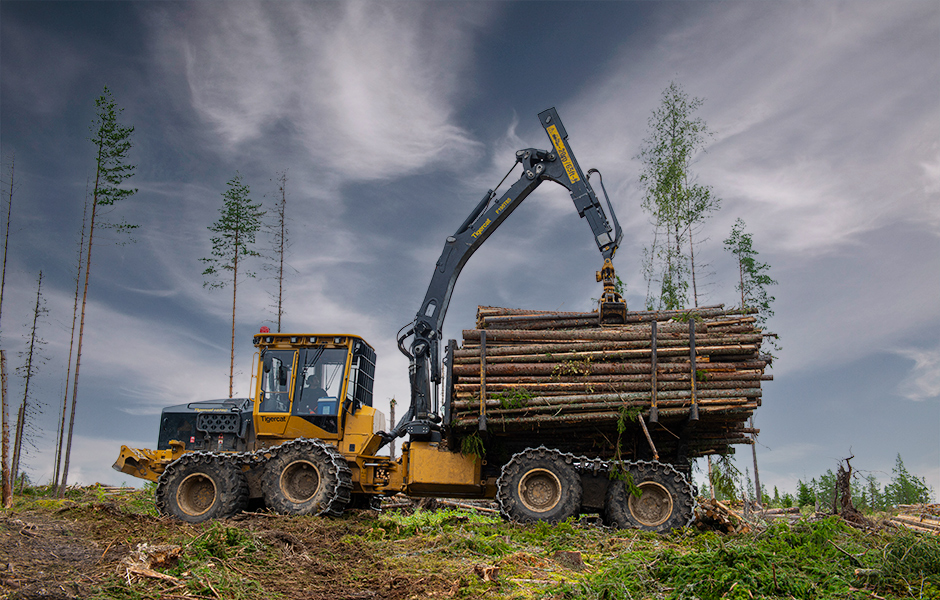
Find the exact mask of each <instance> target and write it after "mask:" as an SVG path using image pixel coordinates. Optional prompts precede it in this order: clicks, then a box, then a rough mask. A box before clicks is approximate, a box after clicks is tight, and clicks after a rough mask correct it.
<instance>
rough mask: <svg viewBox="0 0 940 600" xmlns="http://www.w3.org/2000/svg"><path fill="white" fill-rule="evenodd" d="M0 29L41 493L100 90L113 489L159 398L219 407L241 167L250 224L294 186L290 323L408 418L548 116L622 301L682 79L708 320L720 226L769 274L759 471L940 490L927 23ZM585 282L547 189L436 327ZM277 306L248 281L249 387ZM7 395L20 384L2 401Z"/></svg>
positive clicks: (16, 5)
mask: <svg viewBox="0 0 940 600" xmlns="http://www.w3.org/2000/svg"><path fill="white" fill-rule="evenodd" d="M0 17H2V20H0V28H2V29H0V34H2V38H0V52H2V53H0V78H2V79H0V151H2V154H3V158H4V163H3V164H4V181H6V182H7V183H6V184H5V185H8V183H9V173H8V167H9V158H10V156H11V155H13V154H14V153H15V175H14V178H15V179H14V181H15V188H14V190H15V191H14V195H13V208H12V215H13V216H12V220H11V221H12V227H11V234H10V250H9V256H8V261H7V279H6V289H5V292H4V296H3V307H2V308H3V312H2V345H3V347H4V348H5V349H6V350H7V352H8V355H9V360H10V362H11V364H10V369H11V370H12V369H13V368H14V367H16V366H18V365H19V364H21V363H22V358H21V357H20V356H19V355H18V352H20V351H22V350H23V349H24V348H25V339H24V335H25V334H26V333H27V328H26V326H27V324H28V322H29V321H30V319H31V315H30V313H31V310H32V306H33V303H34V301H35V294H36V279H37V276H38V273H39V271H40V270H42V271H43V274H44V276H45V279H44V283H43V296H44V298H45V301H46V305H47V307H48V309H49V314H48V316H47V318H46V319H45V321H44V322H43V323H41V329H40V335H41V336H42V337H43V338H44V339H45V340H46V342H47V345H46V347H45V354H46V355H47V356H48V361H47V362H46V363H45V364H44V365H43V367H42V370H41V371H40V375H39V377H38V378H37V379H36V380H35V381H34V383H33V384H32V386H33V387H32V389H33V391H34V392H35V399H36V400H37V401H40V402H42V403H44V405H45V406H44V407H43V410H44V414H43V415H42V416H41V417H40V419H39V421H38V425H39V426H40V428H41V434H40V436H39V437H38V438H37V444H38V446H39V449H38V450H32V451H31V453H30V455H29V456H28V457H26V459H25V460H26V463H27V465H28V469H29V471H28V472H29V473H30V475H31V477H32V478H33V479H34V480H39V481H45V480H48V479H50V478H51V473H52V464H53V459H52V457H51V447H52V446H53V445H54V442H53V436H52V432H53V431H54V429H55V421H56V420H57V418H58V412H59V410H60V407H61V402H62V397H63V394H64V390H65V368H66V361H67V355H68V346H69V330H70V326H71V314H72V299H73V294H74V289H75V282H74V276H75V261H76V249H77V244H78V235H79V230H80V225H81V215H82V205H83V198H84V196H85V189H86V182H87V181H88V178H89V177H90V176H92V175H93V174H94V171H93V169H94V155H93V147H92V144H91V143H90V142H89V141H88V139H87V138H88V136H89V125H90V123H91V121H92V118H93V114H94V99H95V98H96V97H97V96H98V95H100V94H101V92H102V90H103V88H104V87H105V86H108V87H109V88H110V89H111V90H112V91H113V93H114V97H115V100H116V101H117V102H118V104H119V105H120V106H121V107H123V108H124V109H125V110H124V113H123V115H122V120H123V122H124V123H126V124H128V125H133V126H134V127H135V128H136V131H135V133H134V137H133V140H134V148H133V149H132V151H131V160H132V161H133V162H134V163H136V164H137V165H138V167H137V174H136V176H135V177H134V178H133V180H132V184H133V185H134V186H136V187H137V188H138V189H139V192H138V193H137V195H136V196H134V197H133V198H132V199H130V200H127V201H125V202H123V203H122V204H121V205H119V206H118V207H117V208H116V209H115V212H114V214H113V215H112V216H113V217H116V218H126V219H127V220H128V221H130V222H132V223H138V224H140V225H141V227H140V229H139V230H138V231H137V233H136V234H135V238H136V243H133V244H126V245H120V244H119V242H120V241H121V240H120V239H119V238H117V237H115V236H113V235H110V236H109V235H108V234H101V236H100V237H97V238H96V246H95V250H94V255H93V270H92V277H91V282H90V296H89V305H88V316H87V324H86V340H85V349H84V355H83V357H82V370H81V382H80V391H79V398H78V418H77V422H76V430H75V432H76V442H75V448H74V456H73V462H72V469H71V480H73V481H79V482H83V483H93V482H95V481H101V482H106V483H115V484H117V483H121V482H122V481H126V482H127V483H136V482H137V481H136V480H133V481H127V479H128V478H126V477H125V476H123V475H119V474H117V473H115V472H113V471H111V470H110V465H111V463H112V462H113V461H114V459H115V457H116V456H117V452H118V449H119V447H120V445H121V444H129V445H136V446H142V447H153V446H154V445H155V443H156V435H157V427H158V415H159V411H160V409H161V407H163V406H167V405H172V404H178V403H182V402H186V401H191V400H201V399H209V398H217V397H222V396H224V395H226V394H227V390H228V386H227V383H228V381H227V379H228V345H229V319H230V297H229V295H228V293H227V292H216V291H211V290H208V289H206V288H204V287H203V277H202V275H201V273H202V270H203V268H204V265H203V264H202V263H201V262H200V261H199V259H200V258H202V257H205V256H208V255H209V253H210V243H209V232H208V231H207V227H208V226H209V225H211V224H212V223H213V222H214V221H215V220H216V219H217V218H218V211H219V208H220V206H221V194H222V192H223V191H224V190H225V183H226V181H228V180H229V179H231V178H232V176H233V175H234V174H235V173H236V171H237V172H240V173H241V174H242V175H243V177H244V179H245V181H246V182H247V183H248V184H249V185H250V186H251V191H252V195H253V197H254V198H255V199H257V200H263V201H264V202H266V203H270V202H271V201H272V199H273V196H274V191H275V186H274V183H273V181H272V180H273V179H274V178H275V176H276V174H277V173H278V172H281V171H285V170H286V171H287V177H288V180H287V191H288V217H289V219H290V239H291V242H292V246H291V248H290V256H289V263H290V267H291V271H290V275H289V278H288V282H287V290H288V291H287V299H286V306H285V308H286V311H287V315H286V325H285V329H286V330H295V331H305V332H306V331H311V332H312V331H318V332H320V331H322V332H351V333H357V334H360V335H362V336H364V337H365V338H366V339H367V340H369V341H370V342H371V343H372V344H373V345H374V346H375V347H376V349H377V351H378V353H379V368H378V373H377V382H376V395H377V398H378V400H379V404H380V405H387V401H388V399H390V398H392V397H394V398H397V399H398V400H399V401H400V402H402V403H404V402H407V398H408V382H407V364H406V361H405V359H404V358H403V357H402V356H401V355H400V354H399V353H398V351H397V349H395V344H394V336H395V333H396V332H397V331H398V329H399V328H400V327H401V326H402V325H404V324H405V323H407V322H409V321H410V320H411V319H412V318H413V317H414V314H415V312H416V311H417V310H418V304H419V303H420V302H421V299H422V298H423V296H424V292H425V290H426V287H427V284H428V282H429V280H430V276H431V272H432V269H433V266H434V263H435V261H436V259H437V256H438V254H439V252H440V250H441V248H442V245H443V242H444V238H445V237H446V236H447V235H449V234H450V233H452V232H453V230H454V229H455V228H456V227H457V225H459V224H460V223H461V222H462V221H463V219H464V218H465V217H466V215H467V214H468V213H469V211H470V210H471V208H472V207H473V206H474V205H475V204H476V202H477V201H478V200H479V199H480V197H482V195H483V193H484V192H485V191H486V190H487V189H489V188H491V187H494V186H495V185H496V183H497V182H498V181H499V180H500V179H501V178H502V176H503V174H504V173H505V172H506V171H507V170H508V169H509V167H510V166H512V164H513V160H514V158H513V153H514V152H515V150H517V149H520V148H526V147H533V146H534V147H539V148H546V147H548V144H549V141H548V139H547V138H546V136H545V134H544V132H543V131H542V129H541V127H540V126H539V124H538V122H537V118H536V115H537V113H538V112H540V111H541V110H544V109H546V108H549V107H552V106H554V107H556V108H557V109H558V111H559V114H560V115H561V117H562V119H563V120H564V123H565V126H566V128H567V130H568V132H569V135H570V138H569V141H570V143H571V146H572V148H573V149H574V151H575V153H576V155H577V157H578V159H579V161H580V163H581V165H582V166H583V167H584V168H585V169H587V168H590V167H595V168H598V169H600V170H601V171H602V173H603V174H604V181H605V184H606V185H607V189H608V192H609V193H610V194H611V199H612V201H613V203H614V205H615V207H616V210H617V213H618V216H619V217H620V220H621V223H622V224H623V226H624V230H625V235H624V242H623V244H622V245H621V248H620V251H619V253H618V254H617V257H616V259H615V266H616V267H617V269H618V273H619V275H620V276H621V278H622V279H623V280H624V281H625V282H626V283H627V285H628V294H627V300H628V303H629V305H630V307H631V308H635V309H640V308H642V305H643V297H644V294H645V289H646V288H645V284H644V282H643V279H642V276H641V271H640V258H641V256H642V249H643V247H644V246H646V245H648V244H649V243H650V241H651V238H652V230H651V227H650V225H649V221H648V217H647V215H645V214H644V213H643V212H642V211H641V210H640V199H641V195H642V190H641V189H640V187H639V182H638V174H639V170H640V164H639V163H638V161H636V160H635V159H634V156H636V154H637V152H638V150H639V148H640V146H641V144H642V140H643V139H644V137H646V135H647V120H648V118H649V116H650V114H651V112H652V110H653V109H654V108H656V106H657V104H658V102H659V98H660V94H661V92H662V90H663V89H664V88H665V87H666V86H667V85H668V84H669V82H670V81H676V82H677V83H679V84H680V85H681V86H682V87H683V88H684V89H685V90H686V92H687V93H689V94H690V95H691V96H695V97H700V98H702V99H704V104H703V106H702V107H701V109H700V110H699V112H698V115H699V116H701V117H702V118H703V119H705V121H706V122H707V123H708V125H709V127H710V129H711V130H712V131H713V132H714V136H713V137H712V138H711V139H710V141H709V145H708V148H707V152H706V153H704V154H702V155H701V156H699V157H698V158H697V160H696V163H695V165H694V171H695V173H696V175H697V177H698V181H699V182H700V183H703V184H706V185H709V186H711V187H712V188H713V191H714V193H715V194H717V195H718V196H720V197H721V199H722V208H721V211H720V212H719V213H717V214H715V215H714V216H713V217H712V218H711V219H710V220H709V221H708V223H707V226H706V229H705V231H704V235H705V236H707V237H708V241H706V242H705V243H704V244H703V245H702V247H701V248H700V249H699V250H698V251H697V256H698V257H700V258H703V260H705V261H706V262H708V263H709V265H710V271H711V272H712V274H711V275H710V277H709V278H708V282H707V283H708V285H707V288H706V298H705V303H725V304H727V305H732V304H735V298H736V294H735V291H734V283H735V272H736V271H735V266H734V264H733V263H732V259H731V257H730V256H729V255H728V254H727V253H725V252H724V251H723V250H722V244H721V241H722V240H723V239H724V238H725V237H727V235H728V232H729V231H730V229H731V225H732V223H733V222H734V220H735V219H736V218H739V217H740V218H742V219H744V221H745V222H746V223H747V229H748V231H749V232H750V233H752V234H753V237H754V242H755V247H756V248H757V250H758V251H759V252H760V256H761V258H762V259H763V260H765V261H766V262H768V263H769V264H770V265H771V266H772V270H771V275H772V276H773V277H774V278H775V279H776V280H777V281H778V282H779V285H777V286H776V287H775V288H774V289H773V290H772V292H773V294H774V295H775V296H776V303H775V305H774V309H775V311H776V315H775V317H774V318H773V319H772V320H771V323H770V328H771V329H772V330H773V331H775V332H778V333H779V334H780V336H781V344H782V347H783V349H782V350H781V351H780V352H779V358H778V360H777V361H776V363H775V365H774V368H773V373H774V377H775V379H774V381H773V382H768V383H767V384H766V385H765V391H764V402H763V406H762V407H761V409H760V410H759V411H758V412H757V414H756V417H755V420H756V425H757V426H758V427H759V428H760V429H761V435H760V438H759V446H758V457H759V461H760V465H761V479H762V481H763V482H764V484H765V485H766V486H767V487H768V488H770V489H771V490H772V489H773V486H778V487H779V488H780V491H781V493H783V492H785V491H791V492H792V491H794V490H795V486H796V482H797V480H798V479H803V480H808V479H810V478H812V477H817V476H818V475H820V474H821V473H823V472H824V471H825V470H827V469H833V470H835V468H836V465H837V461H838V460H839V459H841V458H844V457H847V456H850V455H854V456H855V459H854V460H853V461H852V465H853V467H855V468H856V469H857V470H859V471H861V472H863V473H864V474H868V473H871V474H874V475H875V476H876V477H878V478H880V479H881V480H882V482H887V481H888V479H889V478H890V476H891V469H892V467H893V465H894V462H895V457H896V456H897V455H898V454H899V453H900V454H901V456H902V457H903V459H904V462H905V465H906V466H907V468H908V469H909V470H910V471H912V472H913V473H915V474H916V475H918V476H921V477H924V478H926V479H927V481H928V482H929V483H930V484H931V485H932V486H933V488H934V490H935V492H937V491H940V301H938V298H940V4H937V2H935V1H932V0H924V1H921V0H913V1H911V0H899V1H895V2H890V3H887V2H881V1H872V2H869V1H864V0H862V1H853V2H829V1H817V2H812V1H809V2H745V1H740V2H736V1H730V2H696V3H690V2H670V1H663V2H544V3H543V2H407V1H402V2H374V3H369V2H349V3H346V2H319V3H316V2H288V1H285V2H261V3H252V2H234V1H230V2H211V1H202V2H143V1H139V2H87V3H82V2H17V1H10V0H4V2H3V3H2V4H0ZM513 179H514V178H513ZM552 188H554V189H552ZM4 194H8V191H5V192H4ZM600 266H601V260H600V256H599V254H598V252H597V249H596V246H595V245H594V242H593V241H592V239H591V234H590V231H589V228H588V227H587V225H586V223H583V222H580V220H579V219H578V218H577V214H576V213H575V211H574V210H573V208H572V205H571V201H570V199H569V198H568V196H567V194H566V192H565V191H564V190H563V189H562V188H560V187H558V186H552V184H545V185H544V186H542V187H541V188H539V190H537V191H536V192H535V193H534V194H533V195H532V196H530V197H529V199H528V200H527V201H526V203H525V204H524V205H523V206H522V207H521V208H520V209H519V210H517V211H516V213H515V214H514V215H513V216H512V218H511V219H509V220H508V221H507V222H506V223H505V224H504V225H503V227H502V228H501V229H500V230H499V231H498V232H496V233H495V234H494V235H493V236H492V237H491V238H490V240H489V241H488V242H487V244H486V245H485V246H484V247H483V248H482V249H481V250H480V251H479V252H478V253H477V254H476V255H475V256H474V257H473V259H472V260H471V261H470V263H469V264H468V265H467V267H466V269H465V270H464V272H463V275H462V276H461V279H460V281H459V282H458V284H457V287H456V291H455V295H454V301H453V303H452V306H451V310H450V313H449V315H448V320H447V323H446V325H445V335H447V336H448V337H457V338H459V337H460V331H461V329H464V328H469V327H472V326H473V323H474V314H475V310H476V306H477V305H480V304H485V305H497V306H514V307H526V308H538V309H561V310H589V309H590V308H591V307H592V305H591V298H592V297H597V296H598V295H599V292H600V290H599V287H598V284H597V283H596V282H595V280H594V272H595V270H597V269H598V268H599V267H600ZM259 271H260V268H259ZM272 286H273V282H272V281H271V280H269V279H265V278H264V277H260V276H259V277H258V278H257V279H254V280H249V281H247V282H245V283H244V285H243V286H242V287H241V288H240V295H239V307H238V333H237V335H238V342H237V364H238V368H239V373H240V374H239V377H238V379H237V382H236V393H237V394H240V395H247V393H248V381H249V377H248V373H249V366H250V362H251V359H252V346H251V343H250V341H251V334H252V333H253V332H256V331H257V330H258V328H259V327H260V326H261V325H264V324H269V322H270V320H271V319H272V312H271V309H270V305H271V297H270V295H269V291H270V290H271V289H272ZM22 387H23V383H22V381H21V380H20V379H18V378H15V377H13V378H11V385H10V390H11V391H10V394H11V398H12V400H13V401H14V402H16V403H17V404H18V402H19V400H20V399H21V398H22ZM741 450H742V451H739V455H740V457H741V458H742V459H747V460H740V461H739V462H740V464H741V466H742V468H743V467H745V466H749V464H750V460H749V459H750V452H747V448H742V449H741Z"/></svg>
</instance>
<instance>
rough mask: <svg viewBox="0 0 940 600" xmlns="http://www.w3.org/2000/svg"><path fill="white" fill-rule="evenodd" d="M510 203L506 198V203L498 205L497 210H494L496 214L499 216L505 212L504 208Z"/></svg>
mask: <svg viewBox="0 0 940 600" xmlns="http://www.w3.org/2000/svg"><path fill="white" fill-rule="evenodd" d="M511 202H512V198H506V201H505V202H503V203H502V204H500V205H499V208H497V209H496V214H499V213H501V212H503V211H504V210H506V207H507V206H509V204H510V203H511Z"/></svg>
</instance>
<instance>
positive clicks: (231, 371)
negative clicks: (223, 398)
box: [228, 242, 238, 398]
mask: <svg viewBox="0 0 940 600" xmlns="http://www.w3.org/2000/svg"><path fill="white" fill-rule="evenodd" d="M236 243H237V242H236ZM237 248H238V246H236V250H235V269H234V273H235V276H234V277H232V350H231V353H230V355H229V364H228V397H229V398H231V397H233V396H234V394H235V299H236V298H237V294H238V250H237Z"/></svg>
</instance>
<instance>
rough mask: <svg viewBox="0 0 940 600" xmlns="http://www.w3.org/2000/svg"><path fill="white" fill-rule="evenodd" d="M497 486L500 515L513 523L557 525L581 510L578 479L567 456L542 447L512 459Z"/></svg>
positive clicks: (526, 451)
mask: <svg viewBox="0 0 940 600" xmlns="http://www.w3.org/2000/svg"><path fill="white" fill-rule="evenodd" d="M496 486H497V491H496V499H497V500H498V501H499V506H500V511H501V512H502V514H503V516H505V517H506V518H508V519H511V520H513V521H520V522H523V523H525V522H530V521H546V522H549V523H557V522H559V521H564V520H565V519H567V518H568V517H571V516H574V515H576V514H578V511H579V509H580V507H581V494H582V491H581V478H580V476H579V475H578V472H577V470H576V469H575V467H574V464H573V460H572V459H571V457H570V455H565V454H562V453H561V452H558V451H557V450H551V449H549V448H546V447H544V446H540V447H539V448H530V449H528V450H525V451H523V452H520V453H519V454H517V455H515V456H513V457H512V459H511V460H510V461H509V462H508V463H506V466H504V467H503V471H502V474H501V475H500V477H499V479H498V480H497V482H496Z"/></svg>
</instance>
